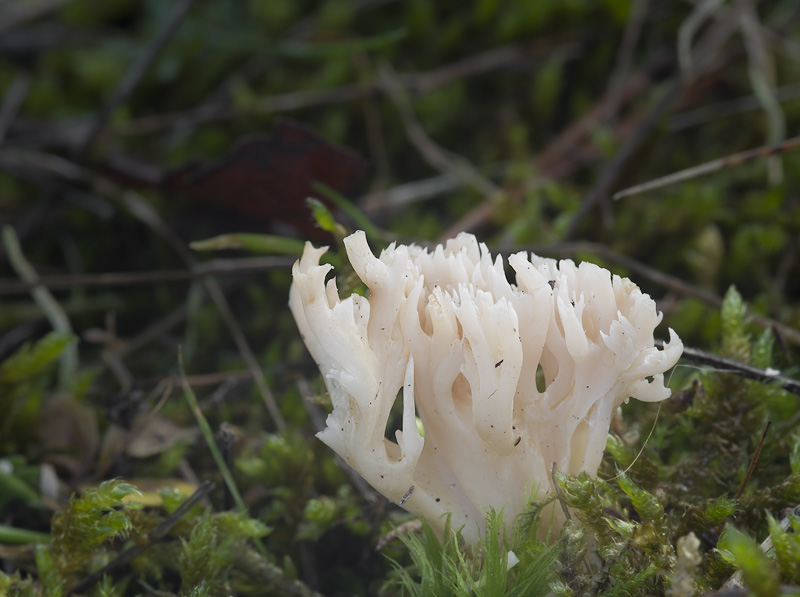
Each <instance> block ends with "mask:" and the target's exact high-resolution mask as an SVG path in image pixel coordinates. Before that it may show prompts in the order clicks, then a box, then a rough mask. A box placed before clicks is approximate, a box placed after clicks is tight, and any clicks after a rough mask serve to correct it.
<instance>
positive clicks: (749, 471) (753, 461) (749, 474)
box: [733, 421, 772, 500]
mask: <svg viewBox="0 0 800 597" xmlns="http://www.w3.org/2000/svg"><path fill="white" fill-rule="evenodd" d="M770 427H772V421H767V425H766V426H765V427H764V433H762V434H761V440H760V441H759V442H758V446H757V447H756V451H755V453H754V454H753V457H752V458H751V459H750V465H749V466H748V467H747V472H746V473H745V475H744V479H742V484H741V485H740V486H739V490H738V491H737V492H736V495H734V496H733V499H735V500H738V499H739V498H740V497H742V494H743V493H744V489H745V487H747V483H748V481H750V477H752V476H753V471H754V470H756V463H757V462H758V457H759V456H761V449H762V448H763V447H764V442H765V441H766V439H767V433H769V429H770Z"/></svg>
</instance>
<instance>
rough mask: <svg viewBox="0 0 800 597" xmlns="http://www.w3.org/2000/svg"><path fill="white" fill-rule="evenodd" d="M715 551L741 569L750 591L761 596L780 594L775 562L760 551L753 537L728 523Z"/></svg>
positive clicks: (770, 596) (767, 596)
mask: <svg viewBox="0 0 800 597" xmlns="http://www.w3.org/2000/svg"><path fill="white" fill-rule="evenodd" d="M717 551H718V552H719V553H720V555H722V557H723V558H725V559H726V560H728V561H729V562H731V563H732V564H734V565H735V566H737V567H738V568H739V569H740V570H741V571H742V578H743V579H744V583H745V586H746V587H747V588H748V589H750V591H752V593H754V594H756V595H760V596H762V597H772V596H773V595H780V593H781V590H780V578H779V576H778V572H777V570H776V569H775V568H776V567H775V562H774V561H773V560H771V559H770V558H768V557H767V555H766V554H765V553H764V552H763V551H761V547H760V546H759V545H758V543H756V541H755V539H753V538H752V537H748V536H747V535H745V534H744V533H742V532H741V531H738V530H737V529H736V528H735V527H733V526H732V525H728V526H727V527H726V528H725V532H724V533H723V534H722V536H721V537H720V539H719V543H718V544H717Z"/></svg>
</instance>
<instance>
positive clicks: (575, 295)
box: [289, 232, 683, 543]
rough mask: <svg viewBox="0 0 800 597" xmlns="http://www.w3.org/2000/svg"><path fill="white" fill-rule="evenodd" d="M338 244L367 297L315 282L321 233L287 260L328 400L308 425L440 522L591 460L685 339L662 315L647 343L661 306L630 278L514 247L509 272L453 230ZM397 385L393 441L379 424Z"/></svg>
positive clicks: (513, 510)
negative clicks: (317, 424)
mask: <svg viewBox="0 0 800 597" xmlns="http://www.w3.org/2000/svg"><path fill="white" fill-rule="evenodd" d="M344 244H345V247H346V249H347V255H348V257H349V259H350V263H351V264H352V266H353V268H354V270H355V272H356V273H357V274H358V276H359V277H360V278H361V280H362V281H363V282H364V283H365V284H366V286H367V287H368V288H369V298H365V297H363V296H359V295H357V294H353V295H352V296H349V297H347V298H345V299H341V298H340V297H339V292H338V290H337V287H336V281H335V279H332V280H329V281H328V282H327V284H326V282H325V278H326V275H327V274H328V272H329V271H330V270H331V269H332V267H331V266H330V265H320V264H319V259H320V257H321V256H322V255H323V254H324V253H325V251H326V250H327V249H326V248H320V249H317V248H314V247H313V246H312V245H311V244H310V243H307V244H306V247H305V250H304V252H303V256H302V258H301V259H300V260H298V261H297V262H296V263H295V264H294V268H293V270H292V275H293V277H294V283H293V285H292V289H291V293H290V299H289V303H290V306H291V310H292V313H293V314H294V317H295V320H296V321H297V326H298V328H299V329H300V333H301V334H302V337H303V339H304V341H305V343H306V346H307V347H308V350H309V351H310V352H311V355H312V356H313V357H314V360H315V361H316V363H317V364H318V365H319V368H320V371H321V372H322V375H323V377H324V379H325V384H326V386H327V388H328V392H329V393H330V397H331V400H332V402H333V412H331V414H330V415H329V416H328V419H327V428H326V429H324V430H323V431H322V432H320V433H319V434H318V437H319V438H320V439H321V440H322V441H323V442H325V443H326V444H327V445H328V446H330V447H331V448H332V449H333V450H334V451H335V452H336V453H337V454H339V455H340V456H341V457H342V458H343V459H344V460H345V461H346V462H347V463H348V464H349V465H350V466H352V467H353V468H354V469H355V470H356V471H358V472H359V473H360V474H361V476H363V477H364V478H365V479H366V480H367V481H368V482H369V483H370V485H372V486H373V487H374V488H375V489H377V490H378V491H380V492H381V493H382V494H383V495H385V496H386V497H387V498H389V499H390V500H392V501H394V502H395V503H401V502H402V505H403V507H404V508H405V509H406V510H408V511H409V512H412V513H414V514H416V515H421V516H424V517H425V518H426V519H427V520H428V522H429V523H430V524H431V525H432V526H433V527H434V528H438V529H439V530H440V531H441V529H442V528H443V525H444V516H443V515H444V514H445V513H447V512H450V513H452V521H453V525H454V527H455V528H458V527H460V526H461V525H462V524H463V525H464V529H463V533H464V537H465V538H466V539H467V540H468V541H470V542H473V543H474V542H477V540H478V538H479V536H480V533H481V528H482V523H483V519H484V513H485V512H486V511H488V510H489V508H495V509H496V510H498V511H499V510H500V509H501V508H504V512H505V516H506V521H507V522H511V521H512V520H513V517H514V516H515V515H516V514H518V513H520V512H521V511H522V510H523V508H524V506H525V499H526V494H527V495H530V492H531V491H532V490H537V491H539V492H540V493H539V495H541V493H542V492H544V491H546V490H548V489H549V488H551V487H552V483H551V480H550V479H551V477H550V471H551V469H552V466H553V463H556V466H557V467H558V470H560V471H562V472H565V473H569V474H577V473H578V472H580V471H581V470H584V471H587V472H588V473H589V474H591V475H594V474H595V473H596V472H597V467H598V466H599V465H600V460H601V458H602V455H603V451H604V449H605V443H606V436H607V434H608V429H609V424H610V422H611V417H612V415H613V413H614V411H615V410H616V409H617V407H618V406H619V405H620V404H621V403H623V402H625V401H627V399H628V398H629V397H635V398H638V399H639V400H644V401H648V402H653V401H658V400H663V399H665V398H667V397H668V396H669V394H670V392H669V390H667V389H666V388H665V387H664V382H663V372H664V371H666V370H667V369H669V368H670V367H672V366H673V365H674V364H675V363H676V361H677V360H678V358H679V357H680V355H681V352H682V350H683V345H682V343H681V341H680V339H679V338H678V336H677V335H676V334H675V333H674V332H673V331H672V330H670V331H669V334H670V341H669V342H668V343H666V344H665V345H664V348H663V350H658V349H657V348H655V347H654V346H653V330H654V329H655V327H656V325H658V323H659V322H660V321H661V314H660V313H658V312H657V311H656V306H655V302H654V301H653V300H652V299H651V298H650V297H649V296H648V295H646V294H643V293H642V292H641V291H640V290H639V288H638V287H637V286H636V285H635V284H634V283H633V282H631V281H630V280H628V279H627V278H620V277H619V276H613V277H612V276H611V274H610V272H609V271H608V270H605V269H603V268H601V267H598V266H597V265H594V264H591V263H585V262H584V263H581V264H580V265H578V266H576V265H575V264H574V263H573V262H572V261H570V260H563V261H560V262H558V263H557V262H556V261H555V260H552V259H544V258H541V257H538V256H536V255H533V254H531V255H530V258H529V256H528V255H527V254H526V253H524V252H521V253H516V254H514V255H511V256H510V257H509V258H508V263H509V265H510V266H511V268H512V269H513V270H514V272H515V277H516V283H515V284H512V283H509V281H508V280H507V278H506V274H505V271H504V270H503V261H502V258H501V257H499V256H498V257H497V259H495V260H492V256H491V255H490V254H489V250H488V249H487V248H486V245H484V244H478V241H477V240H476V238H475V237H474V236H472V235H471V234H464V233H462V234H459V235H458V237H456V238H455V239H452V240H449V241H447V243H446V244H445V245H444V246H442V245H438V246H437V247H436V248H435V249H434V250H433V252H429V251H427V250H426V249H423V248H421V247H418V246H416V245H408V246H405V245H398V246H396V245H394V244H392V245H390V246H389V247H388V248H387V249H386V250H385V251H383V252H382V253H381V255H380V257H379V258H376V257H375V256H374V255H373V253H372V251H371V250H370V248H369V246H368V244H367V239H366V235H365V234H364V233H363V232H356V233H355V234H353V235H351V236H349V237H347V238H346V239H345V241H344ZM539 368H541V372H538V370H539ZM537 375H539V380H538V383H537ZM542 375H543V378H542ZM401 390H402V409H403V410H402V412H403V415H402V427H401V430H397V431H396V433H395V437H396V442H395V441H391V440H390V439H386V438H385V433H386V431H387V430H386V425H387V420H388V418H389V414H390V411H391V409H392V405H393V404H394V403H395V401H396V400H398V399H399V392H400V391H401ZM417 416H419V417H420V418H421V420H422V423H423V428H424V436H423V434H421V433H420V430H419V429H418V427H417V424H416V417H417Z"/></svg>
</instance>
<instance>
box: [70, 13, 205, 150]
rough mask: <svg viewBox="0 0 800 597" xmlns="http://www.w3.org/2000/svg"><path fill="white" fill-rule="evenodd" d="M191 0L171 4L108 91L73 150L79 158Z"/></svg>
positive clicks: (168, 38)
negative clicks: (158, 26) (151, 36)
mask: <svg viewBox="0 0 800 597" xmlns="http://www.w3.org/2000/svg"><path fill="white" fill-rule="evenodd" d="M194 3H195V0H177V1H176V2H175V4H174V5H173V7H172V11H171V12H170V14H169V15H168V16H167V19H166V21H165V22H164V24H163V25H162V27H161V29H160V30H159V32H158V34H157V35H156V36H155V38H154V39H153V41H152V42H151V43H150V44H149V45H148V46H147V48H146V49H145V51H144V52H143V53H142V55H141V56H139V59H138V60H136V62H134V63H133V65H131V68H130V69H129V70H128V72H127V73H126V74H125V77H124V78H123V79H122V82H121V83H120V84H119V86H118V87H117V88H116V89H115V90H114V93H112V94H111V97H110V98H109V100H108V101H107V102H106V105H105V106H103V109H102V110H100V113H99V114H98V115H97V118H96V119H95V121H94V122H93V123H92V126H91V128H90V129H89V130H88V132H87V133H86V136H85V137H84V138H83V140H82V141H81V142H80V144H79V145H78V147H77V149H76V151H75V155H76V156H78V157H79V158H82V157H83V156H85V155H86V152H87V151H88V150H89V148H90V147H91V146H92V143H94V141H95V139H97V136H98V135H99V134H100V131H102V130H103V127H105V125H106V123H107V122H108V119H109V118H110V117H111V115H112V114H113V112H114V110H116V109H117V107H118V106H119V105H120V104H122V103H123V102H124V101H125V100H126V99H127V98H128V96H129V95H130V94H131V93H133V90H134V89H135V88H136V86H137V85H138V84H139V81H141V80H142V77H144V75H145V73H146V72H147V70H148V69H149V68H150V65H151V64H152V63H153V61H154V60H155V59H156V56H158V54H159V52H160V51H161V50H162V49H163V48H164V46H165V45H166V44H167V42H168V41H169V40H170V38H171V37H172V35H173V34H174V33H175V31H176V30H177V29H178V25H180V23H181V21H182V20H183V18H184V17H185V16H186V13H187V12H188V11H189V9H190V8H191V7H192V4H194Z"/></svg>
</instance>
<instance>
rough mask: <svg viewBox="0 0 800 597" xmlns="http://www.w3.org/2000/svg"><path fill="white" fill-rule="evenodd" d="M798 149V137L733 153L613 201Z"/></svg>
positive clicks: (632, 189)
mask: <svg viewBox="0 0 800 597" xmlns="http://www.w3.org/2000/svg"><path fill="white" fill-rule="evenodd" d="M798 147H800V137H792V138H791V139H786V141H781V142H780V143H776V144H775V145H764V146H763V147H757V148H756V149H748V150H747V151H742V152H739V153H734V154H733V155H729V156H726V157H724V158H718V159H716V160H711V161H710V162H706V163H705V164H699V165H697V166H692V167H691V168H686V169H685V170H679V171H678V172H673V173H672V174H667V175H666V176H662V177H660V178H655V179H653V180H650V181H648V182H644V183H642V184H637V185H634V186H632V187H628V188H627V189H623V190H621V191H618V192H617V193H614V200H615V201H616V200H618V199H622V198H623V197H630V196H631V195H638V194H639V193H644V192H645V191H652V190H653V189H659V188H661V187H665V186H668V185H671V184H676V183H678V182H683V181H684V180H689V179H692V178H696V177H698V176H702V175H704V174H709V173H711V172H716V171H717V170H722V169H723V168H730V167H731V166H739V165H741V164H745V163H747V162H752V161H753V160H757V159H762V158H766V157H769V156H773V155H778V154H782V153H787V152H789V151H794V150H795V149H797V148H798Z"/></svg>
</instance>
